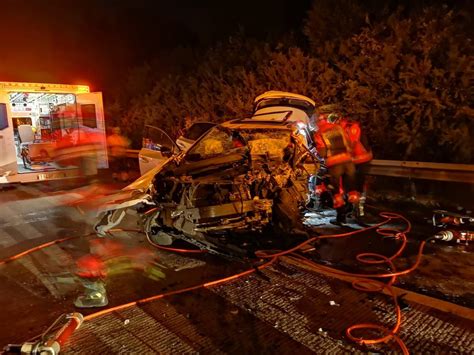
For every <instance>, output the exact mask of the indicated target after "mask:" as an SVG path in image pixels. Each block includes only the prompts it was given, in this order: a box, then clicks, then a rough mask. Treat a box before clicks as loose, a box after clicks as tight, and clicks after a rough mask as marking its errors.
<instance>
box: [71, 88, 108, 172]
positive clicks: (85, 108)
mask: <svg viewBox="0 0 474 355" xmlns="http://www.w3.org/2000/svg"><path fill="white" fill-rule="evenodd" d="M76 100H77V109H78V111H79V115H80V117H81V124H82V126H83V127H86V128H87V129H88V130H90V131H92V132H93V133H97V136H99V137H100V145H101V148H100V151H99V152H98V156H97V167H98V168H99V169H105V168H108V167H109V165H108V160H107V140H106V132H105V118H104V105H103V102H102V93H101V92H90V93H84V94H77V95H76Z"/></svg>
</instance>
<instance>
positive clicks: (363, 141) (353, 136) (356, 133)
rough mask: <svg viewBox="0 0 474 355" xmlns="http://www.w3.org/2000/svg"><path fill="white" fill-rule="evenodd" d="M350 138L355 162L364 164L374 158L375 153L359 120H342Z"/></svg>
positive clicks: (342, 124) (341, 123) (342, 125)
mask: <svg viewBox="0 0 474 355" xmlns="http://www.w3.org/2000/svg"><path fill="white" fill-rule="evenodd" d="M340 125H341V127H343V128H344V131H345V132H346V136H347V137H348V139H349V143H350V145H351V151H352V161H353V162H354V164H363V163H367V162H369V161H371V160H372V158H373V155H372V151H371V149H370V147H369V143H368V141H367V137H366V136H365V135H364V134H363V133H362V130H361V128H360V125H359V124H358V123H357V122H350V121H348V120H346V119H344V120H342V121H341V122H340Z"/></svg>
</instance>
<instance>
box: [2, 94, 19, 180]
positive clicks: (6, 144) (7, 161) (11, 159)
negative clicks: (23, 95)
mask: <svg viewBox="0 0 474 355" xmlns="http://www.w3.org/2000/svg"><path fill="white" fill-rule="evenodd" d="M16 154H17V152H16V148H15V138H14V133H13V121H12V115H11V112H10V105H9V97H8V93H6V92H2V91H0V177H1V176H2V175H10V174H15V173H16V172H17V159H16Z"/></svg>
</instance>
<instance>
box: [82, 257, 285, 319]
mask: <svg viewBox="0 0 474 355" xmlns="http://www.w3.org/2000/svg"><path fill="white" fill-rule="evenodd" d="M276 259H277V258H276V257H275V258H273V259H271V260H270V261H268V262H266V263H265V264H263V265H260V266H258V267H257V269H258V270H263V269H264V268H266V267H268V266H270V265H271V264H273V263H274V262H275V261H276ZM255 271H256V269H249V270H246V271H242V272H240V273H238V274H235V275H231V276H227V277H224V278H222V279H218V280H214V281H210V282H206V283H201V284H198V285H195V286H190V287H186V288H182V289H179V290H174V291H170V292H165V293H160V294H158V295H155V296H151V297H147V298H142V299H140V300H138V301H133V302H129V303H125V304H121V305H119V306H115V307H111V308H107V309H104V310H102V311H98V312H95V313H91V314H88V315H87V316H85V317H84V320H91V319H94V318H97V317H99V316H103V315H105V314H109V313H112V312H116V311H119V310H122V309H125V308H130V307H132V306H138V305H140V304H144V303H148V302H152V301H156V300H159V299H161V298H164V297H168V296H173V295H179V294H181V293H185V292H189V291H194V290H198V289H200V288H207V287H211V286H216V285H220V284H223V283H225V282H229V281H233V280H235V279H238V278H240V277H243V276H247V275H250V274H252V273H254V272H255Z"/></svg>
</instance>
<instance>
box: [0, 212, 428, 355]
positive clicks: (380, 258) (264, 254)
mask: <svg viewBox="0 0 474 355" xmlns="http://www.w3.org/2000/svg"><path fill="white" fill-rule="evenodd" d="M380 216H381V217H384V218H385V220H384V221H382V222H380V223H377V224H375V225H373V226H370V227H366V228H363V229H360V230H356V231H351V232H346V233H339V234H330V235H321V236H316V237H312V238H310V239H308V240H306V241H304V242H302V243H300V244H298V245H297V246H295V247H293V248H290V249H288V250H284V251H280V252H276V253H269V252H268V251H265V250H260V251H257V252H255V255H256V256H257V257H259V258H262V259H270V260H269V261H268V262H266V263H264V264H262V265H260V266H257V267H256V268H252V269H249V270H246V271H243V272H240V273H237V274H235V275H231V276H228V277H225V278H222V279H217V280H214V281H210V282H207V283H202V284H198V285H195V286H191V287H187V288H184V289H180V290H174V291H170V292H166V293H162V294H158V295H155V296H151V297H148V298H143V299H140V300H137V301H133V302H129V303H125V304H122V305H119V306H115V307H111V308H107V309H104V310H102V311H98V312H95V313H91V314H89V315H87V316H85V317H84V320H91V319H94V318H97V317H99V316H101V315H105V314H108V313H112V312H115V311H118V310H121V309H125V308H129V307H132V306H135V305H140V304H144V303H148V302H151V301H155V300H158V299H161V298H164V297H167V296H172V295H177V294H181V293H185V292H189V291H193V290H197V289H200V288H207V287H212V286H215V285H219V284H222V283H225V282H230V281H233V280H235V279H238V278H240V277H243V276H247V275H250V274H252V273H254V272H256V271H257V270H263V269H264V268H266V267H268V266H270V265H271V264H273V263H274V262H275V261H276V260H277V259H278V258H279V257H280V256H284V255H288V254H291V255H292V256H293V257H295V258H296V259H298V260H299V261H300V262H302V263H304V264H308V265H311V266H312V267H315V268H322V269H325V270H329V271H330V272H332V273H333V274H338V275H345V276H352V277H360V279H356V280H354V281H353V282H352V285H353V287H354V288H355V289H357V290H360V291H364V292H379V291H381V290H383V289H384V288H387V289H388V290H389V292H390V293H391V295H392V297H393V300H394V306H395V311H396V316H397V321H396V324H395V326H394V327H393V328H392V329H391V330H390V329H387V328H386V327H384V326H382V325H379V324H373V323H362V324H355V325H352V326H350V327H349V328H347V329H346V336H347V337H348V338H349V339H350V340H352V341H354V342H357V343H359V344H363V345H371V344H379V343H383V342H387V341H389V340H395V342H396V343H397V344H398V345H399V346H400V348H401V350H402V351H403V353H404V354H408V353H409V352H408V348H407V347H406V345H405V344H404V343H403V341H402V340H401V339H400V338H399V337H398V335H397V333H398V332H399V330H400V327H401V321H402V317H401V309H400V306H399V305H398V300H397V296H396V294H395V292H394V291H393V289H392V287H391V285H392V284H393V283H394V282H395V280H396V277H397V276H400V275H405V274H408V273H410V272H412V271H413V270H415V269H416V268H417V267H418V265H419V264H420V261H421V256H422V253H423V249H424V247H425V245H426V242H427V241H428V240H425V241H423V242H421V243H420V246H419V248H418V253H417V256H416V260H415V263H414V264H413V266H412V267H410V268H408V269H405V270H402V271H396V268H395V266H394V264H393V260H394V259H395V258H397V257H398V256H400V255H401V254H402V252H403V251H404V249H405V247H406V244H407V237H406V233H408V232H409V231H410V230H411V223H410V221H409V220H408V219H406V218H405V217H403V216H401V215H399V214H396V213H391V212H382V213H380ZM394 219H402V220H403V221H404V222H405V223H406V224H407V227H406V228H405V230H403V231H399V230H398V229H392V228H381V227H382V226H383V225H385V224H387V223H389V222H390V221H392V220H394ZM372 229H376V231H377V233H378V234H379V235H382V236H393V237H395V238H396V239H401V240H402V244H401V246H400V247H399V248H398V250H397V251H396V252H395V253H394V254H393V255H392V256H390V257H386V256H384V255H381V254H377V253H361V254H358V255H357V256H356V259H357V260H358V261H359V262H361V263H365V264H383V263H387V264H388V265H389V266H390V268H391V270H392V272H390V273H383V274H359V273H349V272H344V271H341V270H337V269H332V268H329V267H326V266H322V265H319V264H317V263H315V262H313V261H311V260H309V259H307V258H305V257H304V256H302V255H299V254H295V252H296V251H297V250H299V249H301V248H302V247H303V246H305V245H308V244H310V243H312V242H314V241H316V240H319V239H329V238H344V237H349V236H352V235H356V234H359V233H362V232H366V231H368V230H372ZM117 231H130V232H142V231H141V230H138V229H129V230H127V229H113V230H110V231H109V232H117ZM91 235H94V233H90V234H87V235H85V236H84V235H83V236H75V237H67V238H62V239H58V240H55V241H52V242H48V243H44V244H41V245H39V246H36V247H34V248H31V249H28V250H26V251H24V252H21V253H19V254H16V255H13V256H11V257H9V258H6V259H3V260H0V265H3V264H6V263H8V262H10V261H13V260H16V259H19V258H20V257H22V256H26V255H28V254H30V253H32V252H34V251H37V250H40V249H43V248H46V247H48V246H50V245H53V244H58V243H62V242H65V241H67V240H72V239H77V238H80V237H88V236H91ZM147 239H148V241H149V242H150V239H149V238H147ZM151 244H152V245H154V246H158V245H157V244H156V243H151ZM159 248H160V249H163V250H167V251H175V252H186V253H187V252H203V251H202V250H191V249H176V248H168V247H163V246H159ZM387 277H390V281H389V282H388V283H383V282H380V281H376V280H371V279H369V278H387ZM369 285H370V286H372V287H369ZM373 286H376V287H375V288H374V287H373ZM359 329H376V330H379V331H382V332H383V333H385V334H386V335H385V336H383V337H380V338H376V339H364V338H362V337H356V336H354V335H353V331H355V330H359Z"/></svg>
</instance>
